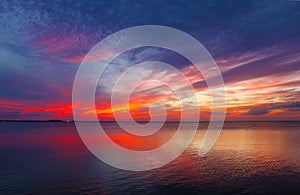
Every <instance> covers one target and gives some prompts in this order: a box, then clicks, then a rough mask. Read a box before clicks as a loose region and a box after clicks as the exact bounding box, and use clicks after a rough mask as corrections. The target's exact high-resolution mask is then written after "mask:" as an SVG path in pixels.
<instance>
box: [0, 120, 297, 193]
mask: <svg viewBox="0 0 300 195" xmlns="http://www.w3.org/2000/svg"><path fill="white" fill-rule="evenodd" d="M206 125H207V124H200V125H199V133H198V134H197V136H196V138H195V139H194V142H193V143H192V144H191V145H190V147H189V148H188V150H186V151H185V152H184V153H183V154H182V155H181V156H180V157H178V158H177V159H176V160H175V161H173V162H171V163H170V164H168V165H166V166H164V167H162V168H159V169H155V170H152V171H148V172H129V171H122V170H118V169H115V168H112V167H110V166H108V165H106V164H104V163H102V162H101V161H99V160H98V159H97V158H96V157H94V156H93V155H92V154H91V153H90V152H89V151H88V150H87V149H86V147H85V146H84V144H83V143H82V141H81V139H80V137H79V136H78V134H77V131H76V129H75V126H74V124H73V123H55V122H51V123H46V122H45V123H36V122H9V123H8V122H1V123H0V155H1V156H0V194H27V193H33V194H68V193H71V194H72V193H74V194H78V193H82V194H94V193H98V194H102V193H103V194H118V193H122V194H123V193H143V194H157V193H160V194H175V193H176V194H180V193H211V192H215V193H285V194H290V193H295V194H296V193H298V194H300V122H230V123H226V124H225V126H224V130H223V131H222V132H221V135H220V137H219V139H218V141H217V143H216V145H215V147H214V148H213V149H212V150H211V151H210V152H209V153H208V154H207V155H206V156H205V157H199V156H198V149H199V143H200V141H201V136H202V135H203V133H204V131H201V129H202V130H203V129H205V127H206ZM104 126H106V128H107V129H109V131H108V132H109V133H111V134H112V135H111V138H112V139H113V140H115V141H116V142H118V143H119V144H120V145H123V146H124V147H127V148H132V149H136V150H143V149H145V150H146V149H147V147H150V148H151V147H157V146H158V145H159V144H161V143H163V142H164V140H168V139H169V138H170V135H172V132H173V131H174V129H175V128H176V124H175V123H168V124H166V125H165V127H164V129H162V130H161V131H160V133H159V134H157V135H156V137H154V138H155V140H152V141H151V140H140V139H136V138H134V137H130V136H128V135H127V134H125V133H122V132H120V131H118V130H117V126H116V124H113V123H107V124H104Z"/></svg>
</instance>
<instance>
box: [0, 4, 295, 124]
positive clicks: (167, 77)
mask: <svg viewBox="0 0 300 195" xmlns="http://www.w3.org/2000/svg"><path fill="white" fill-rule="evenodd" d="M299 21H300V2H297V1H224V2H223V1H201V2H198V1H156V0H153V1H10V0H2V1H1V3H0V83H1V89H0V120H8V119H18V120H48V119H62V120H72V119H73V117H72V87H73V81H74V78H75V74H76V71H77V69H78V67H79V65H80V63H81V60H82V59H83V58H84V56H85V55H86V54H87V52H88V51H89V50H90V49H91V48H92V47H93V46H94V45H95V44H97V43H98V42H99V41H101V40H102V39H104V38H105V37H107V36H108V35H110V34H112V33H114V32H117V31H119V30H122V29H125V28H129V27H133V26H137V25H164V26H169V27H172V28H176V29H179V30H181V31H184V32H186V33H188V34H190V35H191V36H193V37H195V38H196V39H197V40H199V41H200V42H201V43H202V44H203V45H204V46H205V47H206V49H207V50H208V51H209V52H210V53H211V55H212V57H213V58H214V59H215V61H216V63H217V65H218V67H219V69H220V71H221V73H222V76H223V79H224V84H225V91H226V102H227V104H226V120H299V118H300V77H299V75H300V74H299V73H300V23H299ZM147 60H148V61H149V60H158V61H162V62H166V63H169V64H171V65H172V66H174V67H176V68H177V69H179V70H180V71H181V72H183V74H184V75H186V76H187V77H188V79H189V80H190V81H191V82H192V83H193V86H194V88H195V90H196V91H197V94H196V96H197V97H198V100H199V102H200V110H201V117H202V118H201V120H209V117H210V111H211V102H210V101H211V99H210V93H209V90H208V89H207V87H206V85H205V80H204V79H203V78H202V76H201V74H200V73H199V72H198V71H197V70H196V69H195V66H193V64H191V62H189V61H188V60H187V59H185V58H184V57H182V56H180V55H178V54H176V53H174V52H171V51H169V50H165V49H161V48H153V47H145V48H139V49H135V50H132V51H128V52H126V53H124V54H122V55H121V56H119V57H118V58H117V59H115V60H114V62H113V63H112V65H111V66H109V68H107V69H106V70H105V71H106V74H105V76H103V77H102V78H101V79H100V81H99V84H98V87H97V91H96V100H95V102H96V112H97V114H98V117H99V119H100V120H111V119H113V114H112V109H111V105H110V95H111V93H110V92H111V88H112V87H113V86H114V83H115V82H116V80H117V79H118V77H119V76H120V73H122V72H123V71H124V70H126V69H127V68H129V67H131V66H132V65H134V64H136V63H140V62H143V61H147ZM136 73H138V74H139V75H142V76H143V78H147V79H162V80H164V81H166V82H170V83H172V85H175V86H180V85H181V82H180V81H179V80H177V79H176V78H174V75H172V74H168V72H167V71H166V70H161V69H159V68H158V67H157V66H152V65H151V63H149V64H148V65H147V66H145V67H142V68H141V69H140V70H137V71H136ZM131 74H132V73H131ZM132 77H134V74H132V75H131V77H130V78H132ZM128 83H129V82H127V84H125V85H124V87H123V90H124V91H126V90H127V87H130V84H128ZM155 102H158V103H160V104H162V105H164V106H165V107H166V108H167V113H168V114H169V115H168V119H170V120H177V119H178V116H179V115H180V112H179V108H178V104H177V103H176V97H175V96H174V94H172V93H171V91H170V90H168V89H167V88H166V87H165V86H163V85H157V84H156V83H151V82H150V83H149V82H148V83H145V84H144V85H142V86H140V87H139V88H138V89H137V90H136V91H135V92H134V94H133V95H132V97H131V99H130V102H129V107H130V114H131V115H132V116H133V118H135V119H137V120H146V119H149V112H148V111H149V106H150V105H151V104H153V103H155ZM127 105H128V103H127V102H118V104H117V105H116V106H117V107H118V108H117V110H118V111H122V110H123V109H124V107H126V106H127ZM84 114H87V115H88V114H89V112H88V111H87V112H86V113H84ZM192 114H193V113H192Z"/></svg>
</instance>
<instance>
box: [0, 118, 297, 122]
mask: <svg viewBox="0 0 300 195" xmlns="http://www.w3.org/2000/svg"><path fill="white" fill-rule="evenodd" d="M0 122H57V123H59V122H60V123H74V120H59V119H51V120H0ZM80 122H101V123H116V122H117V121H80ZM120 122H129V121H120ZM137 122H138V123H147V122H149V121H137ZM157 122H159V121H157ZM166 122H168V123H178V122H180V121H166ZM185 122H193V121H185ZM208 122H209V121H199V123H208ZM224 122H225V123H228V122H229V123H230V122H300V120H259V121H255V120H240V121H239V120H234V121H224Z"/></svg>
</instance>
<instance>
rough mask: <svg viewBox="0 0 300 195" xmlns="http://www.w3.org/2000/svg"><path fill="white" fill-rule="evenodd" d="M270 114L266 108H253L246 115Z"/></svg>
mask: <svg viewBox="0 0 300 195" xmlns="http://www.w3.org/2000/svg"><path fill="white" fill-rule="evenodd" d="M268 113H269V111H268V109H267V108H266V107H253V108H251V109H250V110H249V111H248V112H247V113H246V115H265V114H268Z"/></svg>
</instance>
